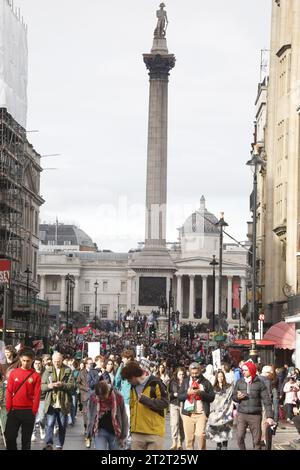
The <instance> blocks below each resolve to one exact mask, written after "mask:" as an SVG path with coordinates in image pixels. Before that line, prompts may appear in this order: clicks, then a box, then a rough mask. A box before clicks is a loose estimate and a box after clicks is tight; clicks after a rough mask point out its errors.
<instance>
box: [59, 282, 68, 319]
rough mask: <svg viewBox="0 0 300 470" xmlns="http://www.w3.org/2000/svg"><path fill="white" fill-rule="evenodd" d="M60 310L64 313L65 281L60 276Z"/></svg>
mask: <svg viewBox="0 0 300 470" xmlns="http://www.w3.org/2000/svg"><path fill="white" fill-rule="evenodd" d="M60 282H61V284H60V310H61V311H62V312H65V311H66V309H67V308H66V281H65V275H62V276H60Z"/></svg>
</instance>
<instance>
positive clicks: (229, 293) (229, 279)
mask: <svg viewBox="0 0 300 470" xmlns="http://www.w3.org/2000/svg"><path fill="white" fill-rule="evenodd" d="M227 289H228V291H227V321H228V322H232V321H233V318H232V276H227Z"/></svg>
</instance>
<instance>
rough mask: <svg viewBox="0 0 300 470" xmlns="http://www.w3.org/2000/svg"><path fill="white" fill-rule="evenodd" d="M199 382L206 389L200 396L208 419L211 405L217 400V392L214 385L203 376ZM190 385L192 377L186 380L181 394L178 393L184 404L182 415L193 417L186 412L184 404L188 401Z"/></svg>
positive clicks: (180, 391)
mask: <svg viewBox="0 0 300 470" xmlns="http://www.w3.org/2000/svg"><path fill="white" fill-rule="evenodd" d="M197 382H198V383H199V384H201V385H202V386H203V388H204V391H203V392H201V395H200V396H201V400H202V404H203V410H204V413H205V415H206V416H207V418H208V417H209V413H210V403H212V402H213V401H214V399H215V392H214V389H213V386H212V384H211V383H210V382H209V380H207V379H206V378H205V377H204V376H203V375H200V377H199V379H198V380H197ZM189 384H190V377H187V378H186V379H184V381H183V384H182V385H181V387H180V389H179V392H178V400H179V401H180V402H182V409H181V413H182V414H183V415H186V416H191V414H192V413H189V412H188V411H186V410H184V402H185V400H186V399H187V392H188V389H189Z"/></svg>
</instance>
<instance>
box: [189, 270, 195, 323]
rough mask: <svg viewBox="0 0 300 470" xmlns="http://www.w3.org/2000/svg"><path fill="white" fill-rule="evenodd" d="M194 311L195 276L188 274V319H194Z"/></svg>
mask: <svg viewBox="0 0 300 470" xmlns="http://www.w3.org/2000/svg"><path fill="white" fill-rule="evenodd" d="M194 312H195V276H194V274H190V307H189V321H193V320H194Z"/></svg>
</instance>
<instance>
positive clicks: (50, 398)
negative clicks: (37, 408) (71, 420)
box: [42, 352, 75, 450]
mask: <svg viewBox="0 0 300 470" xmlns="http://www.w3.org/2000/svg"><path fill="white" fill-rule="evenodd" d="M52 362H53V367H51V369H48V370H46V371H45V372H44V374H43V377H42V393H43V392H46V396H45V413H46V420H47V433H46V447H45V450H53V434H54V426H55V423H56V422H57V424H58V443H57V445H56V449H58V450H62V448H63V446H64V442H65V437H66V429H67V424H68V414H69V413H70V410H71V402H72V393H73V391H74V388H75V383H74V376H73V374H72V370H71V369H70V367H67V366H65V365H64V364H63V356H62V355H61V354H60V353H58V352H55V353H54V354H53V356H52Z"/></svg>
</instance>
